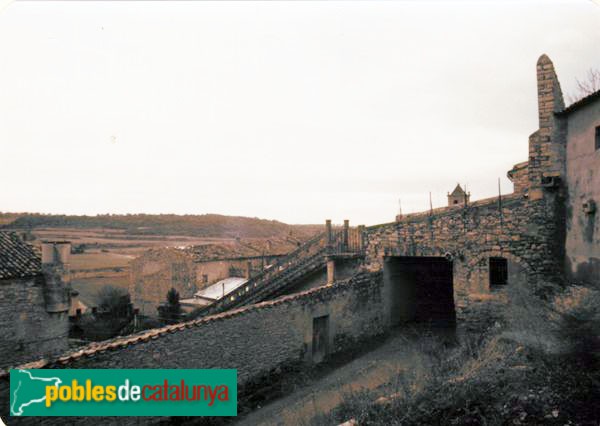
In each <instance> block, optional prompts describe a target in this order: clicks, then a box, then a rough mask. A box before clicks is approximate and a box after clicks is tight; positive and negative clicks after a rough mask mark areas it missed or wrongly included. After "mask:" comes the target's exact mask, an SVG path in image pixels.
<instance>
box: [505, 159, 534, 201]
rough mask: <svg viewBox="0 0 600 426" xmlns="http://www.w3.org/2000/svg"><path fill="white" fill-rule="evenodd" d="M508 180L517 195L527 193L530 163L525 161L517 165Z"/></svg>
mask: <svg viewBox="0 0 600 426" xmlns="http://www.w3.org/2000/svg"><path fill="white" fill-rule="evenodd" d="M507 175H508V178H509V179H510V180H511V182H512V183H513V192H514V193H515V194H523V193H526V192H527V191H528V189H529V170H528V162H527V161H524V162H522V163H519V164H515V165H514V166H513V168H512V170H510V171H509V172H508V173H507Z"/></svg>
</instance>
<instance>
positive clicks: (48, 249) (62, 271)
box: [42, 241, 71, 313]
mask: <svg viewBox="0 0 600 426" xmlns="http://www.w3.org/2000/svg"><path fill="white" fill-rule="evenodd" d="M70 255H71V242H70V241H43V242H42V273H43V274H44V281H45V283H44V301H45V303H46V311H47V312H48V313H60V312H68V311H69V307H70V304H71V285H70V281H71V280H70V271H69V257H70Z"/></svg>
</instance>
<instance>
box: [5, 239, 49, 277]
mask: <svg viewBox="0 0 600 426" xmlns="http://www.w3.org/2000/svg"><path fill="white" fill-rule="evenodd" d="M41 268H42V265H41V259H40V255H39V254H38V253H37V252H36V250H35V249H34V248H33V246H31V245H30V244H27V243H26V242H25V241H23V240H22V239H21V238H19V236H18V235H17V234H16V233H15V232H0V280H5V279H11V278H25V277H33V276H36V275H38V274H40V272H41Z"/></svg>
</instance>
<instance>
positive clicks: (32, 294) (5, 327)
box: [0, 277, 69, 368]
mask: <svg viewBox="0 0 600 426" xmlns="http://www.w3.org/2000/svg"><path fill="white" fill-rule="evenodd" d="M67 315H68V313H67V312H58V313H48V312H47V311H46V304H45V299H44V291H43V278H42V277H38V278H25V279H15V280H4V281H1V282H0V368H4V367H6V366H9V365H14V364H16V363H24V362H29V361H32V360H34V359H39V358H40V357H43V356H47V355H51V354H56V353H58V352H63V351H65V350H66V349H67V336H68V332H69V321H68V317H67Z"/></svg>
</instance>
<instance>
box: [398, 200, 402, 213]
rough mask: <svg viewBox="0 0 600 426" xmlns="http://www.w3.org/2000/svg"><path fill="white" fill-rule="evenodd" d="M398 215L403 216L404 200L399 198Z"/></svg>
mask: <svg viewBox="0 0 600 426" xmlns="http://www.w3.org/2000/svg"><path fill="white" fill-rule="evenodd" d="M398 215H399V216H402V200H401V199H400V198H398Z"/></svg>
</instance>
